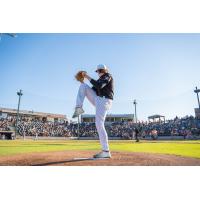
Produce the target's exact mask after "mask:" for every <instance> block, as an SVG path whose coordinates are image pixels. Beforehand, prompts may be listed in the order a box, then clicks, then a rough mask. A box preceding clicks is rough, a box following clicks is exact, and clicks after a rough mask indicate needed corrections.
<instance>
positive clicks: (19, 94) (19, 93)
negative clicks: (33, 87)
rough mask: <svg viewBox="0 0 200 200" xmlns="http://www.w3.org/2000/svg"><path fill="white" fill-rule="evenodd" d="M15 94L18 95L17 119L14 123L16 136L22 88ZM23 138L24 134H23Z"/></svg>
mask: <svg viewBox="0 0 200 200" xmlns="http://www.w3.org/2000/svg"><path fill="white" fill-rule="evenodd" d="M17 95H18V96H19V99H18V107H17V120H16V124H15V138H16V137H17V133H18V128H17V126H18V122H19V109H20V103H21V97H22V95H23V93H22V90H20V91H19V92H17ZM24 138H25V136H24Z"/></svg>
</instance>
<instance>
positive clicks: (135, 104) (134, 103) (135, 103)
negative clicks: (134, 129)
mask: <svg viewBox="0 0 200 200" xmlns="http://www.w3.org/2000/svg"><path fill="white" fill-rule="evenodd" d="M133 105H134V106H135V123H136V124H137V102H136V99H135V100H134V101H133Z"/></svg>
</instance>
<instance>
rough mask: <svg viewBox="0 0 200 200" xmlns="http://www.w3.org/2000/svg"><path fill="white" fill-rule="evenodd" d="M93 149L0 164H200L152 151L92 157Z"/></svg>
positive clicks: (9, 159) (19, 157) (22, 157)
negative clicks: (100, 157)
mask: <svg viewBox="0 0 200 200" xmlns="http://www.w3.org/2000/svg"><path fill="white" fill-rule="evenodd" d="M95 153H96V152H94V151H62V152H48V153H29V154H20V155H14V156H9V157H7V156H3V157H0V165H4V166H5V165H6V166H8V165H19V166H24V165H28V166H52V165H54V166H63V165H70V166H170V165H171V166H178V165H179V166H189V165H192V166H194V165H198V166H200V159H197V158H189V157H182V156H175V155H165V154H152V153H128V152H112V158H111V159H93V158H92V155H93V154H95Z"/></svg>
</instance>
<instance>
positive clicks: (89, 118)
mask: <svg viewBox="0 0 200 200" xmlns="http://www.w3.org/2000/svg"><path fill="white" fill-rule="evenodd" d="M133 120H134V115H133V114H108V115H107V116H106V120H105V122H106V123H113V122H132V121H133ZM81 122H86V123H94V122H95V115H89V114H83V115H81Z"/></svg>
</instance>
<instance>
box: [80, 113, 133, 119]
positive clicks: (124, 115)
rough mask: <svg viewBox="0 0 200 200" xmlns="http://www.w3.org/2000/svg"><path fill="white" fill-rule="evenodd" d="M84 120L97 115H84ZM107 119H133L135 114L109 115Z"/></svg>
mask: <svg viewBox="0 0 200 200" xmlns="http://www.w3.org/2000/svg"><path fill="white" fill-rule="evenodd" d="M81 117H82V118H93V117H95V115H90V114H83V115H81ZM106 117H121V118H133V117H134V115H133V114H107V116H106Z"/></svg>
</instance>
